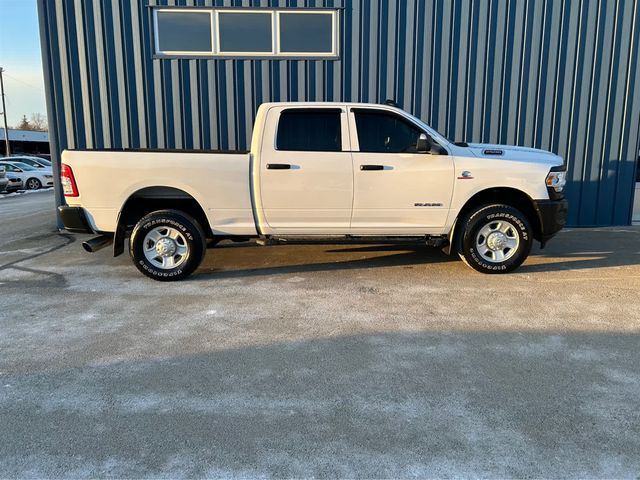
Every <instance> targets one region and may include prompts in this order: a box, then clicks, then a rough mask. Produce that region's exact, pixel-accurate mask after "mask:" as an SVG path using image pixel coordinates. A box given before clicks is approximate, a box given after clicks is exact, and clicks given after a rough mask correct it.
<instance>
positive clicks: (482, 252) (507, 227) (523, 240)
mask: <svg viewBox="0 0 640 480" xmlns="http://www.w3.org/2000/svg"><path fill="white" fill-rule="evenodd" d="M463 223H464V231H463V236H462V242H461V243H462V245H461V246H462V249H461V252H459V254H460V257H461V258H462V260H464V262H465V263H466V264H467V265H469V266H470V267H471V268H473V269H475V270H477V271H479V272H482V273H508V272H511V271H513V270H515V269H516V268H518V267H519V266H520V265H522V262H524V261H525V260H526V259H527V257H528V256H529V252H530V251H531V245H532V243H533V236H532V235H533V232H532V230H531V225H530V224H529V220H528V219H527V217H526V216H525V215H524V214H523V213H522V212H520V211H519V210H517V209H516V208H513V207H510V206H508V205H486V206H483V207H480V208H479V209H478V210H477V211H475V212H474V213H472V214H471V215H470V216H468V217H467V219H466V221H464V222H463Z"/></svg>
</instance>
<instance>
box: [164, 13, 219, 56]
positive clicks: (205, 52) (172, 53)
mask: <svg viewBox="0 0 640 480" xmlns="http://www.w3.org/2000/svg"><path fill="white" fill-rule="evenodd" d="M159 12H162V13H164V12H171V13H201V14H205V13H207V14H209V29H210V30H211V50H201V51H180V50H160V31H159V30H158V13H159ZM153 30H154V37H155V38H154V43H155V45H154V46H155V53H156V55H164V56H177V57H178V56H179V57H193V56H203V55H207V56H208V55H214V52H215V51H216V45H215V41H214V40H215V36H214V34H213V32H214V30H213V10H206V9H201V8H156V9H154V11H153Z"/></svg>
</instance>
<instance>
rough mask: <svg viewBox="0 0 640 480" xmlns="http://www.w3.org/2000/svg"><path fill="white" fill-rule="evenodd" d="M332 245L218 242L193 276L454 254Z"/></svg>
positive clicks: (406, 261)
mask: <svg viewBox="0 0 640 480" xmlns="http://www.w3.org/2000/svg"><path fill="white" fill-rule="evenodd" d="M336 245H337V244H322V245H320V244H302V245H273V246H267V247H262V246H256V245H255V244H252V243H243V244H229V245H220V246H218V247H216V248H214V249H211V250H209V252H208V255H207V257H205V261H204V262H203V264H202V265H201V267H200V268H199V269H198V272H197V275H195V276H194V277H193V278H194V279H202V280H205V279H209V278H210V277H211V276H215V278H239V277H248V276H263V275H281V274H292V273H293V274H295V273H311V272H325V271H337V270H353V269H371V268H384V267H407V268H412V267H414V266H418V265H424V264H439V263H448V262H455V261H457V257H452V256H447V255H445V254H444V253H443V252H442V251H441V250H439V249H436V248H430V247H426V246H423V245H355V246H350V247H343V246H340V247H337V246H336ZM345 257H346V258H345Z"/></svg>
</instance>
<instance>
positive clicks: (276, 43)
mask: <svg viewBox="0 0 640 480" xmlns="http://www.w3.org/2000/svg"><path fill="white" fill-rule="evenodd" d="M153 10H154V12H153V27H154V47H155V50H154V53H155V56H156V57H161V58H162V57H213V58H215V57H220V58H263V59H264V58H325V59H338V58H339V51H340V37H339V35H340V31H339V16H338V15H339V10H338V9H332V8H323V9H308V8H188V7H186V8H182V7H180V8H176V7H172V8H154V9H153ZM158 12H175V13H208V14H209V16H210V25H211V50H210V51H177V50H160V35H159V31H158ZM220 13H232V14H239V13H240V14H242V13H260V14H263V15H271V51H270V52H223V51H220V28H219V25H220V23H219V20H220V17H219V14H220ZM287 13H297V14H309V15H318V14H324V15H327V14H331V18H332V23H331V28H332V32H331V52H282V51H281V50H280V16H281V15H282V14H285V15H286V14H287Z"/></svg>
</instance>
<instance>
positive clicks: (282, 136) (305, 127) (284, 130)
mask: <svg viewBox="0 0 640 480" xmlns="http://www.w3.org/2000/svg"><path fill="white" fill-rule="evenodd" d="M276 148H277V149H278V150H295V151H303V152H339V151H341V150H342V139H341V135H340V110H328V109H325V110H285V111H284V112H282V114H281V115H280V122H279V123H278V137H277V140H276Z"/></svg>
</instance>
